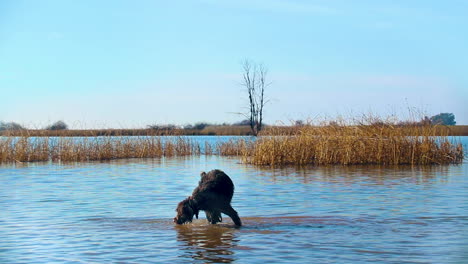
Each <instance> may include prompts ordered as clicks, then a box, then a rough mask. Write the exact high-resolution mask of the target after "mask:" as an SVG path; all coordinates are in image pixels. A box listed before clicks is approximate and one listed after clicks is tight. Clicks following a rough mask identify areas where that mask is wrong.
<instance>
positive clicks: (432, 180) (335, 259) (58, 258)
mask: <svg viewBox="0 0 468 264" xmlns="http://www.w3.org/2000/svg"><path fill="white" fill-rule="evenodd" d="M462 140H463V142H464V143H465V144H466V143H467V142H468V140H467V138H463V139H462ZM214 168H219V169H222V170H224V171H225V172H226V173H227V174H228V175H230V176H231V178H232V179H233V181H234V183H235V185H236V191H235V194H234V198H233V202H232V205H233V207H234V208H235V209H236V210H237V211H238V212H239V215H240V217H241V219H242V221H243V224H244V226H243V227H241V228H235V227H234V226H233V224H232V222H231V220H230V219H229V217H227V216H225V217H223V223H221V224H218V225H208V224H207V223H206V220H205V216H204V214H203V213H200V219H198V220H195V221H194V222H193V223H192V224H188V225H183V226H175V225H174V224H173V223H172V218H173V217H174V216H175V212H174V209H175V207H176V205H177V203H178V202H179V201H180V200H182V199H184V198H185V197H187V196H188V195H190V194H191V192H192V190H193V188H194V187H195V186H196V184H197V182H198V180H199V174H200V172H201V171H209V170H211V169H214ZM467 193H468V163H467V162H465V163H464V164H462V165H451V166H432V167H410V166H399V167H388V166H387V167H385V166H380V167H379V166H351V167H343V166H330V167H319V168H314V167H310V168H295V167H288V168H279V169H271V168H261V167H255V166H250V165H245V164H239V163H238V160H237V159H236V158H226V157H217V156H198V157H185V158H170V159H169V158H168V159H130V160H116V161H110V162H88V163H63V164H58V163H30V164H16V165H1V166H0V208H1V210H0V237H1V239H0V263H230V262H237V263H375V262H378V263H468V195H467Z"/></svg>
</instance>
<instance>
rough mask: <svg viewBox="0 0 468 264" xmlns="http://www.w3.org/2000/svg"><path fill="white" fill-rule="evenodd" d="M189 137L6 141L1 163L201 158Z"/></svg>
mask: <svg viewBox="0 0 468 264" xmlns="http://www.w3.org/2000/svg"><path fill="white" fill-rule="evenodd" d="M200 149H201V148H200V146H199V145H198V144H197V143H194V142H193V141H192V140H190V139H188V138H186V137H170V138H167V137H166V138H162V137H112V136H105V137H93V138H91V137H84V138H66V137H57V138H49V137H3V138H0V162H3V163H8V162H32V161H91V160H112V159H122V158H158V157H163V156H166V157H167V156H187V155H199V154H201V151H200Z"/></svg>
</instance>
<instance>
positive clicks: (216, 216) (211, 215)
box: [205, 210, 223, 224]
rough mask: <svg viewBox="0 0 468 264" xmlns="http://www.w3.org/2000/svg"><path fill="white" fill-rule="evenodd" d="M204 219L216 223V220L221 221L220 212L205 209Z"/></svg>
mask: <svg viewBox="0 0 468 264" xmlns="http://www.w3.org/2000/svg"><path fill="white" fill-rule="evenodd" d="M205 214H206V219H207V220H208V222H209V223H211V224H216V223H218V222H222V221H223V218H222V217H221V212H219V211H216V210H214V211H205Z"/></svg>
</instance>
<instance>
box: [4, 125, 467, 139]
mask: <svg viewBox="0 0 468 264" xmlns="http://www.w3.org/2000/svg"><path fill="white" fill-rule="evenodd" d="M303 127H314V126H303ZM315 127H316V128H317V127H322V126H315ZM400 127H408V126H400ZM413 127H414V126H413ZM434 127H435V130H434V131H433V132H434V135H436V136H468V125H462V126H434ZM297 129H298V127H297V126H267V128H266V130H269V131H272V130H275V131H276V132H275V133H277V134H281V135H289V134H292V133H295V131H296V130H297ZM263 134H265V132H263ZM198 135H199V136H250V135H252V133H251V131H250V127H249V126H232V125H231V126H223V125H213V126H206V127H205V128H203V129H149V128H147V129H67V130H45V129H23V130H4V131H0V136H7V137H8V136H14V137H98V136H198Z"/></svg>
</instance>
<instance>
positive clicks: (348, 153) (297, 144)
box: [242, 123, 464, 166]
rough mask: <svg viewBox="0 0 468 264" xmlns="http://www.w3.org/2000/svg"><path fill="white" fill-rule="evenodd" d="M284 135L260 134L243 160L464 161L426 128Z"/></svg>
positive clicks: (316, 129) (331, 129) (458, 149)
mask: <svg viewBox="0 0 468 264" xmlns="http://www.w3.org/2000/svg"><path fill="white" fill-rule="evenodd" d="M289 132H290V133H289V135H287V136H281V134H282V132H280V133H278V131H269V132H267V133H265V134H264V135H263V136H262V137H260V138H259V139H258V140H257V141H255V142H252V143H251V146H247V148H248V149H246V150H245V151H243V155H242V160H243V161H244V162H246V163H251V164H256V165H269V166H275V165H287V164H294V165H308V164H310V165H332V164H340V165H351V164H381V165H403V164H411V165H428V164H458V163H461V162H462V161H463V158H464V155H463V147H462V145H461V144H460V143H459V144H456V143H453V142H451V141H450V140H449V138H448V137H447V136H440V133H441V130H440V129H439V128H438V127H437V126H431V125H425V126H394V125H391V124H385V123H382V124H370V125H358V126H345V125H328V126H302V127H297V128H296V129H295V130H294V131H289ZM278 134H280V135H278ZM436 135H439V136H436Z"/></svg>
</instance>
